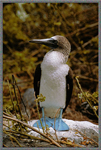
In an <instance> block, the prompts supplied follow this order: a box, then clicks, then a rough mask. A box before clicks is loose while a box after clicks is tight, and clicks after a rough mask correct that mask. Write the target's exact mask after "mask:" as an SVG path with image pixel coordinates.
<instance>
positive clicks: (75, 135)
mask: <svg viewBox="0 0 101 150" xmlns="http://www.w3.org/2000/svg"><path fill="white" fill-rule="evenodd" d="M36 121H37V120H31V121H29V122H28V124H29V125H30V126H33V124H34V123H35V122H36ZM63 121H64V122H65V123H67V124H68V126H69V128H70V130H69V131H63V132H62V131H57V132H56V134H57V136H58V139H61V138H62V137H65V138H67V139H68V140H70V141H71V142H73V141H74V142H75V143H76V144H80V143H81V142H82V141H84V138H83V135H82V134H80V133H79V132H81V133H83V134H84V135H86V136H87V137H89V138H91V139H93V140H94V141H95V142H97V143H98V136H99V126H98V125H95V124H93V123H91V122H89V121H73V120H68V119H63ZM36 129H38V128H36ZM38 130H40V131H41V132H43V131H42V129H38ZM76 130H78V131H79V132H77V131H76ZM48 132H49V133H50V134H51V136H53V138H54V139H56V136H55V131H54V129H53V128H52V127H50V128H49V131H48ZM29 134H31V135H34V136H36V137H40V134H38V133H36V132H34V131H30V133H29Z"/></svg>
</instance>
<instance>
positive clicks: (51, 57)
mask: <svg viewBox="0 0 101 150" xmlns="http://www.w3.org/2000/svg"><path fill="white" fill-rule="evenodd" d="M67 60H68V56H65V55H64V54H63V53H61V52H59V51H54V50H51V51H49V52H48V53H46V55H45V56H44V59H43V62H42V67H43V68H47V69H48V68H49V69H51V68H52V69H56V68H58V67H59V66H60V65H62V64H66V62H67Z"/></svg>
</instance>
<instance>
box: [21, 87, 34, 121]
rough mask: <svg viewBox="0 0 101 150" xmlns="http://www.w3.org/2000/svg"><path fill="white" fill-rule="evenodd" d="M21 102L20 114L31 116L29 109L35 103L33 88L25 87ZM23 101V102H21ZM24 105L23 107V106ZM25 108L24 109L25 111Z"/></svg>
mask: <svg viewBox="0 0 101 150" xmlns="http://www.w3.org/2000/svg"><path fill="white" fill-rule="evenodd" d="M22 99H23V102H22V103H21V105H20V107H21V111H22V114H23V115H24V116H25V117H26V118H27V114H28V116H29V117H28V118H29V119H30V118H31V112H30V109H31V108H33V106H34V105H36V103H35V96H34V89H33V88H30V89H27V90H26V91H25V93H24V95H23V98H22ZM23 103H24V104H23ZM24 105H25V107H24ZM25 108H26V111H25ZM26 112H27V114H26Z"/></svg>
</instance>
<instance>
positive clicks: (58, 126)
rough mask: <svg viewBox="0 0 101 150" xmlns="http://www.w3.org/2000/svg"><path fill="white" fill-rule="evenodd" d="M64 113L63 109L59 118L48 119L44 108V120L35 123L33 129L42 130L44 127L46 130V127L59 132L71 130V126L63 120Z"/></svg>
mask: <svg viewBox="0 0 101 150" xmlns="http://www.w3.org/2000/svg"><path fill="white" fill-rule="evenodd" d="M62 111H63V109H62V108H61V109H60V114H59V117H58V118H48V117H44V108H42V118H41V122H42V125H41V122H40V120H38V121H37V122H36V123H34V125H33V127H39V128H40V129H42V126H43V127H45V128H46V125H47V126H48V128H49V127H52V128H53V129H55V130H57V131H67V130H69V126H68V125H67V124H66V123H65V122H64V121H63V120H62Z"/></svg>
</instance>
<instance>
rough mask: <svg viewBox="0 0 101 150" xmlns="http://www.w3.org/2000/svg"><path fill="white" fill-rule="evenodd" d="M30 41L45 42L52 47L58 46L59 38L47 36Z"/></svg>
mask: <svg viewBox="0 0 101 150" xmlns="http://www.w3.org/2000/svg"><path fill="white" fill-rule="evenodd" d="M29 42H31V43H38V44H44V45H46V46H48V47H50V48H57V47H58V45H57V43H58V42H57V40H55V39H53V38H47V39H32V40H30V41H29Z"/></svg>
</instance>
